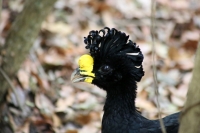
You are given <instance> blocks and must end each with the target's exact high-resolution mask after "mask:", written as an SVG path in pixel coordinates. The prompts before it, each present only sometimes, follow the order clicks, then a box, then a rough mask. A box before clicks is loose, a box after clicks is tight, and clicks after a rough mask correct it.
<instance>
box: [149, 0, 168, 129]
mask: <svg viewBox="0 0 200 133" xmlns="http://www.w3.org/2000/svg"><path fill="white" fill-rule="evenodd" d="M151 2H152V3H151V38H152V60H153V79H154V86H155V94H156V101H157V108H158V117H159V122H160V126H161V130H162V133H166V129H165V125H164V122H163V119H162V118H161V109H160V104H159V92H158V82H157V70H156V63H155V56H156V49H155V32H154V31H155V29H154V27H155V10H156V2H155V0H152V1H151Z"/></svg>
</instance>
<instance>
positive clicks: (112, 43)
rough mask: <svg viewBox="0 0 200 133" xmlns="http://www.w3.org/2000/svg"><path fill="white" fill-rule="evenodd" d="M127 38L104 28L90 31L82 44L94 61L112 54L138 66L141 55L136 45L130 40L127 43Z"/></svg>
mask: <svg viewBox="0 0 200 133" xmlns="http://www.w3.org/2000/svg"><path fill="white" fill-rule="evenodd" d="M101 34H103V35H101ZM128 38H129V36H128V35H126V34H125V33H123V32H121V31H118V30H116V29H114V28H112V29H110V28H108V27H105V28H104V29H101V30H100V31H94V30H92V31H90V32H89V35H88V36H87V37H84V43H85V44H86V45H87V46H86V47H85V48H86V49H89V50H90V54H91V56H92V57H93V58H94V59H95V58H104V57H107V56H110V55H113V54H117V55H126V56H127V57H128V58H131V60H132V61H133V62H134V64H135V65H136V66H140V65H141V64H142V61H143V54H142V52H141V51H140V48H139V47H138V46H137V45H136V43H133V42H132V41H131V40H129V41H128ZM127 41H128V42H127Z"/></svg>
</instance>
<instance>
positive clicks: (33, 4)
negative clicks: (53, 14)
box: [0, 0, 56, 103]
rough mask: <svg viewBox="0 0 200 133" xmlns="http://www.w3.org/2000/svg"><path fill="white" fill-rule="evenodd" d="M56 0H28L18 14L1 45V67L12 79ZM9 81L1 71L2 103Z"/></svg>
mask: <svg viewBox="0 0 200 133" xmlns="http://www.w3.org/2000/svg"><path fill="white" fill-rule="evenodd" d="M55 1H56V0H26V1H25V5H24V9H23V11H22V12H21V13H20V14H19V15H18V16H17V18H16V20H15V22H14V23H13V24H12V26H11V29H10V31H9V33H8V36H7V38H6V43H5V45H4V46H2V47H0V54H1V59H2V62H0V66H1V69H2V70H3V71H4V72H5V73H6V74H7V75H8V77H9V78H10V79H12V78H13V77H14V75H15V74H16V72H17V70H18V69H19V68H20V65H21V64H22V63H23V61H24V59H25V58H26V56H27V54H28V53H29V50H30V48H31V46H32V44H33V43H34V40H35V39H36V38H37V36H38V33H39V31H40V27H41V23H42V21H43V20H44V19H45V18H46V16H47V15H48V13H49V12H50V11H51V9H52V7H53V5H54V3H55ZM9 87H10V86H9V85H8V82H7V81H6V80H5V78H4V76H3V75H2V74H1V73H0V103H2V102H3V99H4V95H5V93H6V92H7V90H8V88H9Z"/></svg>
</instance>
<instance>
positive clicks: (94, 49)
mask: <svg viewBox="0 0 200 133" xmlns="http://www.w3.org/2000/svg"><path fill="white" fill-rule="evenodd" d="M128 38H129V36H127V35H126V34H125V33H123V32H121V31H118V30H116V29H114V28H112V29H110V28H108V27H106V28H104V29H102V30H100V31H94V30H93V31H90V32H89V35H88V36H87V37H85V38H84V43H85V44H86V49H89V52H90V54H86V55H83V56H81V57H80V59H79V68H77V69H76V70H75V71H74V72H73V73H72V77H71V80H72V81H73V82H87V83H92V84H94V85H97V86H98V87H99V88H102V89H104V90H105V91H106V92H107V97H106V101H105V105H104V109H103V110H104V115H103V120H102V133H162V131H161V126H160V123H159V121H158V120H149V119H146V118H145V117H143V116H142V115H141V114H140V113H139V112H138V111H137V108H136V107H135V98H136V90H137V82H139V81H140V80H141V78H142V77H143V76H144V71H143V67H142V62H143V58H144V57H143V54H142V52H141V51H140V48H139V47H138V46H137V45H136V43H133V42H132V41H131V40H128ZM178 117H179V113H175V114H173V115H170V116H167V117H165V118H164V119H163V121H164V125H165V128H166V130H167V133H178V127H179V122H178Z"/></svg>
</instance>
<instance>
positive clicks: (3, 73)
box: [0, 67, 22, 109]
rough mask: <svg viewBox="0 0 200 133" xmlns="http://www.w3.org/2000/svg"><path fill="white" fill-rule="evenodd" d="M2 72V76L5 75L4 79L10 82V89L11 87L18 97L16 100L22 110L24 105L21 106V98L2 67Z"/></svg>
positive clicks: (0, 70) (0, 69)
mask: <svg viewBox="0 0 200 133" xmlns="http://www.w3.org/2000/svg"><path fill="white" fill-rule="evenodd" d="M0 72H1V74H2V75H3V77H4V78H5V79H6V81H7V82H8V84H9V85H10V87H11V89H12V91H13V93H14V95H15V97H16V100H17V103H18V105H19V108H20V109H22V105H21V104H20V100H19V98H18V95H17V93H16V91H15V87H14V85H13V84H12V82H11V80H10V78H9V77H8V76H7V74H6V73H5V72H4V70H3V69H2V68H1V67H0Z"/></svg>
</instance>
